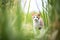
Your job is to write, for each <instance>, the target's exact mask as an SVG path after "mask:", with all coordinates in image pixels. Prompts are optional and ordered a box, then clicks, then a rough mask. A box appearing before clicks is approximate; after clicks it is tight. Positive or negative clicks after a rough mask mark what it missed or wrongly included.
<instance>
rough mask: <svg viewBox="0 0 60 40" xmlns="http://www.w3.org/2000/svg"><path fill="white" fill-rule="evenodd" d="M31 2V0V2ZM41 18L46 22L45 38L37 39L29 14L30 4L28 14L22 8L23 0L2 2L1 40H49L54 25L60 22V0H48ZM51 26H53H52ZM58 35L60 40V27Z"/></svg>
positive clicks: (0, 11)
mask: <svg viewBox="0 0 60 40" xmlns="http://www.w3.org/2000/svg"><path fill="white" fill-rule="evenodd" d="M30 1H31V0H30ZM43 1H44V0H42V7H43V8H44V9H45V10H46V11H47V12H46V11H45V10H44V9H43V11H42V12H41V17H42V18H43V20H44V27H45V29H43V32H42V33H43V34H42V35H43V37H40V38H35V35H34V33H33V27H32V16H31V13H29V8H30V2H29V7H28V12H27V14H25V13H24V11H23V10H22V7H21V0H0V40H49V39H50V38H49V37H48V35H49V34H51V33H52V32H51V31H53V30H52V29H53V28H51V27H53V26H52V25H53V23H54V22H55V21H56V20H57V21H58V24H59V22H60V8H59V7H60V0H47V2H48V3H47V5H46V8H45V7H44V2H43ZM50 24H51V25H50ZM57 27H58V31H59V32H58V35H57V37H56V40H59V39H60V26H59V25H58V26H57Z"/></svg>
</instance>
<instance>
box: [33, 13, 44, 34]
mask: <svg viewBox="0 0 60 40" xmlns="http://www.w3.org/2000/svg"><path fill="white" fill-rule="evenodd" d="M32 20H33V30H34V33H35V34H36V28H37V29H38V30H40V29H42V28H43V26H44V22H43V19H42V18H41V17H40V13H36V14H34V13H32Z"/></svg>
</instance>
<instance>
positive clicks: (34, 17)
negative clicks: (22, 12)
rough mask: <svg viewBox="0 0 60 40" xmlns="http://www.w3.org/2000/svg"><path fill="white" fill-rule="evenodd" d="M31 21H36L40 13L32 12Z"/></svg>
mask: <svg viewBox="0 0 60 40" xmlns="http://www.w3.org/2000/svg"><path fill="white" fill-rule="evenodd" d="M32 19H33V21H38V20H39V19H40V14H32Z"/></svg>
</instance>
